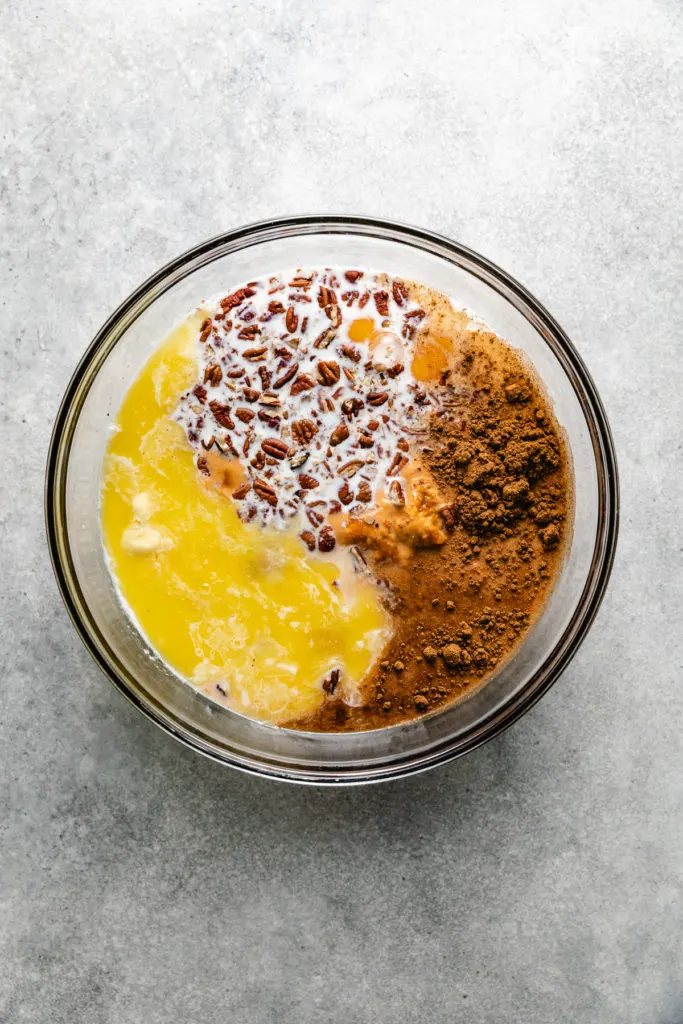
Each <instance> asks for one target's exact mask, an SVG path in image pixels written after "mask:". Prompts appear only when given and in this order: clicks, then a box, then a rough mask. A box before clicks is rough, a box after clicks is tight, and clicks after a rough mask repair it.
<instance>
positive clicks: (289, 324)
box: [285, 306, 299, 334]
mask: <svg viewBox="0 0 683 1024" xmlns="http://www.w3.org/2000/svg"><path fill="white" fill-rule="evenodd" d="M298 323H299V317H298V316H297V315H296V310H295V309H294V306H290V307H289V309H288V310H287V315H286V317H285V327H286V328H287V330H288V331H289V333H290V334H294V331H295V330H296V329H297V326H298Z"/></svg>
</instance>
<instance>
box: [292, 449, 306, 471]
mask: <svg viewBox="0 0 683 1024" xmlns="http://www.w3.org/2000/svg"><path fill="white" fill-rule="evenodd" d="M310 454H311V453H310V452H307V451H305V450H304V451H301V452H297V453H296V455H293V456H292V458H291V459H290V460H289V466H290V469H300V468H301V466H303V465H304V463H305V462H307V461H308V457H309V455H310Z"/></svg>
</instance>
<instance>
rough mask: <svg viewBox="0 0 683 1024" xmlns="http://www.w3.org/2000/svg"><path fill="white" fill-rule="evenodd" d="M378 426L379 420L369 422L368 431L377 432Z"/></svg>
mask: <svg viewBox="0 0 683 1024" xmlns="http://www.w3.org/2000/svg"><path fill="white" fill-rule="evenodd" d="M378 426H379V420H370V422H369V423H368V425H367V427H368V430H377V428H378Z"/></svg>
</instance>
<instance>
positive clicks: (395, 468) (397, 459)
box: [387, 452, 408, 476]
mask: <svg viewBox="0 0 683 1024" xmlns="http://www.w3.org/2000/svg"><path fill="white" fill-rule="evenodd" d="M407 464H408V459H407V457H406V456H405V455H401V453H400V452H396V454H395V455H394V458H393V461H392V463H391V465H390V466H389V469H388V470H387V476H396V474H397V473H400V472H401V470H402V469H403V467H404V466H407Z"/></svg>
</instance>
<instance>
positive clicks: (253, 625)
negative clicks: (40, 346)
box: [103, 268, 573, 731]
mask: <svg viewBox="0 0 683 1024" xmlns="http://www.w3.org/2000/svg"><path fill="white" fill-rule="evenodd" d="M117 428H118V429H117V431H116V432H115V433H114V435H113V436H112V440H111V442H110V446H109V450H108V453H107V458H106V460H105V474H104V487H103V534H104V538H105V545H106V546H107V550H108V554H109V557H110V563H111V566H112V571H113V574H114V578H115V580H116V582H117V584H118V586H119V588H120V591H121V596H122V598H123V599H124V601H125V602H126V606H127V608H129V609H130V611H131V614H132V615H133V616H134V617H135V618H136V621H137V624H138V626H139V628H140V629H141V630H142V632H143V633H144V634H145V635H146V636H147V638H148V639H149V641H150V643H151V645H152V646H153V647H154V648H155V649H156V650H157V651H158V653H159V654H160V655H161V657H162V658H164V660H165V661H166V662H167V663H168V664H169V665H170V666H171V667H172V668H173V669H174V670H175V671H177V672H178V673H179V674H180V675H181V676H182V677H183V678H184V679H186V680H188V681H189V682H190V683H192V685H194V686H196V687H198V688H199V689H201V690H202V691H203V692H204V693H206V694H207V695H208V696H209V697H211V698H212V699H213V700H215V701H217V702H219V703H221V704H225V705H227V706H228V707H230V708H232V709H233V710H236V711H239V712H240V713H243V714H246V715H249V716H251V717H255V718H260V719H262V720H265V721H268V722H271V723H273V724H277V725H280V726H285V727H288V728H295V729H306V730H317V731H348V730H358V729H374V728H382V727H384V726H387V725H393V724H398V723H401V722H405V721H408V720H410V719H412V718H416V717H419V716H422V715H424V714H426V713H429V712H431V711H435V710H438V709H440V708H443V707H445V706H446V705H448V704H449V703H452V702H454V701H456V700H459V699H461V698H462V697H463V696H465V695H466V694H467V693H469V692H470V691H472V690H474V689H475V688H476V687H478V686H480V685H481V684H482V683H483V682H485V681H486V680H487V679H488V678H489V677H490V676H491V674H492V673H493V672H495V671H496V670H497V669H498V668H499V667H500V666H501V665H502V663H503V662H504V661H505V660H506V659H508V658H509V657H510V656H511V655H512V654H514V652H515V650H516V649H517V648H518V647H519V645H520V644H521V643H522V642H523V641H524V639H525V637H526V636H527V635H528V633H529V631H530V629H531V628H532V627H533V624H534V622H535V620H536V619H537V618H538V616H539V614H540V612H541V610H542V608H543V605H544V603H545V601H546V599H547V597H548V595H549V593H550V592H551V590H552V587H553V585H554V582H555V581H556V579H557V577H558V575H559V573H560V572H561V567H562V560H563V557H564V552H565V550H566V545H567V543H568V539H569V538H570V536H571V526H572V514H573V512H572V478H571V464H570V459H569V454H568V452H567V449H566V445H565V442H564V438H563V434H562V431H561V428H560V427H559V425H558V423H557V421H556V419H555V417H554V413H553V410H552V406H551V403H550V401H549V399H548V397H547V395H546V392H545V390H544V388H543V385H542V383H541V382H540V381H539V379H538V377H537V375H536V373H535V372H534V369H533V367H532V366H531V365H530V364H529V363H528V361H527V360H526V359H525V358H524V357H523V356H522V355H521V354H520V353H518V352H516V351H515V350H514V349H512V348H511V347H510V346H509V345H507V344H506V343H505V342H504V341H503V340H502V339H501V338H499V337H498V336H497V335H496V334H494V333H493V332H491V331H490V330H488V329H487V328H486V327H484V326H483V325H482V324H480V323H478V322H476V321H474V320H473V319H472V317H471V316H470V315H469V314H468V313H467V312H465V311H464V310H460V309H456V308H455V307H454V305H453V303H452V302H451V300H450V299H449V298H448V297H447V296H445V295H442V294H441V293H438V292H435V291H434V290H431V289H428V288H426V287H424V286H422V285H420V284H417V283H415V282H411V281H404V280H400V279H398V278H395V277H390V276H389V275H387V274H383V273H378V272H374V271H370V270H368V269H359V268H299V269H297V270H294V271H290V272H283V273H278V274H275V275H272V276H269V277H266V278H263V279H260V280H254V281H248V282H246V283H243V284H241V285H240V286H239V287H235V288H233V289H232V290H231V291H229V292H228V293H227V294H225V295H221V296H219V297H217V298H216V299H215V300H211V301H207V302H205V303H202V306H201V308H200V309H199V310H198V311H197V312H196V313H195V314H193V315H191V316H190V317H189V318H188V320H187V322H186V323H185V324H184V325H182V326H181V327H180V328H178V330H177V331H176V332H174V334H173V335H172V336H171V337H170V338H169V339H167V341H166V342H164V344H163V345H162V346H161V347H160V349H159V351H158V352H157V353H156V354H155V356H154V357H153V358H152V359H151V360H150V362H149V364H148V365H147V366H146V367H145V368H144V369H143V371H142V373H141V375H140V377H139V378H138V380H137V381H136V382H135V383H134V384H133V385H132V386H131V389H130V391H129V393H128V395H127V396H126V399H125V401H124V405H123V406H122V409H121V412H120V414H119V418H118V421H117Z"/></svg>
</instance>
